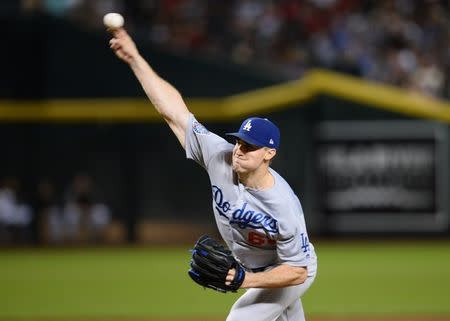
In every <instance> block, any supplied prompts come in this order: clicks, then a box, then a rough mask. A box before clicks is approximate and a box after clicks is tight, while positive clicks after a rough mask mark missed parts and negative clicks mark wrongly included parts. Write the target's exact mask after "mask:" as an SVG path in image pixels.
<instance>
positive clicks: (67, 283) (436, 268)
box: [0, 241, 450, 321]
mask: <svg viewBox="0 0 450 321" xmlns="http://www.w3.org/2000/svg"><path fill="white" fill-rule="evenodd" d="M315 245H316V248H317V252H318V256H319V274H318V277H317V279H316V282H315V284H314V285H313V286H312V288H311V289H310V290H309V292H308V293H307V294H306V295H305V297H304V299H303V302H304V306H305V310H306V312H307V315H308V316H312V317H316V318H317V317H327V316H337V317H355V316H374V317H380V316H382V317H383V316H384V317H405V316H406V317H408V316H410V317H412V316H430V317H439V316H440V317H450V242H448V241H445V242H437V241H435V242H431V241H425V242H424V241H422V242H420V241H410V242H406V241H401V242H391V243H389V242H375V241H374V242H368V241H364V242H359V243H358V242H317V243H316V244H315ZM189 257H190V253H189V251H188V248H187V247H179V248H87V249H71V248H69V249H19V250H8V249H4V250H0V319H1V320H10V319H12V318H14V319H36V318H44V319H53V318H54V319H62V318H72V319H74V318H75V319H79V318H97V317H100V318H121V317H123V318H136V317H140V318H147V319H148V318H184V317H191V318H194V319H206V318H218V319H220V318H224V317H225V316H226V314H227V311H228V309H229V308H230V306H231V305H232V303H233V302H234V301H235V300H236V298H237V297H238V296H239V295H240V294H239V293H238V294H226V295H225V294H220V293H216V292H214V291H211V290H204V289H202V288H200V287H198V286H196V285H195V284H194V283H193V282H192V281H191V280H190V279H189V278H188V276H187V274H186V271H187V265H188V261H189ZM247 321H248V320H247Z"/></svg>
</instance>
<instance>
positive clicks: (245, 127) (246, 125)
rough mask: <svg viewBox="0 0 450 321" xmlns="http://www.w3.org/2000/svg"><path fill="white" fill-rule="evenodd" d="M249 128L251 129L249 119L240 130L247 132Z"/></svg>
mask: <svg viewBox="0 0 450 321" xmlns="http://www.w3.org/2000/svg"><path fill="white" fill-rule="evenodd" d="M251 128H252V120H251V119H250V120H249V121H248V122H247V124H245V126H244V127H243V128H242V129H243V130H246V131H248V132H249V131H250V129H251Z"/></svg>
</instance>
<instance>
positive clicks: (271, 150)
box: [264, 148, 277, 160]
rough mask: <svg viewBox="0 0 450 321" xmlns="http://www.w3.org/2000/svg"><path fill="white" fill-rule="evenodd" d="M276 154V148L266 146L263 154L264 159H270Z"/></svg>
mask: <svg viewBox="0 0 450 321" xmlns="http://www.w3.org/2000/svg"><path fill="white" fill-rule="evenodd" d="M276 154H277V150H276V149H275V148H268V149H267V150H266V154H265V155H264V159H265V160H272V159H273V158H274V157H275V155H276Z"/></svg>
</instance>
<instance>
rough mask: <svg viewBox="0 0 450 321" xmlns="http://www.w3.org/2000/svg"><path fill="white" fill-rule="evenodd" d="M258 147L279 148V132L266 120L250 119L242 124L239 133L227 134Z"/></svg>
mask: <svg viewBox="0 0 450 321" xmlns="http://www.w3.org/2000/svg"><path fill="white" fill-rule="evenodd" d="M226 135H228V136H234V137H237V138H239V139H242V140H243V141H244V142H246V143H248V144H251V145H255V146H258V147H269V148H275V149H277V148H278V147H279V146H280V130H279V129H278V127H277V126H276V125H275V124H274V123H272V122H271V121H270V120H268V119H267V118H259V117H250V118H247V119H246V120H244V121H243V122H242V125H241V127H240V128H239V131H238V132H236V133H227V134H226Z"/></svg>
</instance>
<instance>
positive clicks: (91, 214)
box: [63, 174, 111, 243]
mask: <svg viewBox="0 0 450 321" xmlns="http://www.w3.org/2000/svg"><path fill="white" fill-rule="evenodd" d="M63 222H64V231H65V239H66V241H68V242H75V243H78V242H101V241H103V240H104V234H105V232H106V230H107V228H108V225H109V223H110V222H111V214H110V210H109V208H108V207H107V206H106V205H105V204H102V203H99V202H98V201H97V200H96V196H95V193H94V184H93V181H92V178H91V177H90V176H89V175H87V174H77V175H76V176H75V177H74V179H73V181H72V184H71V186H70V189H69V192H68V195H67V199H66V203H65V205H64V209H63Z"/></svg>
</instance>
